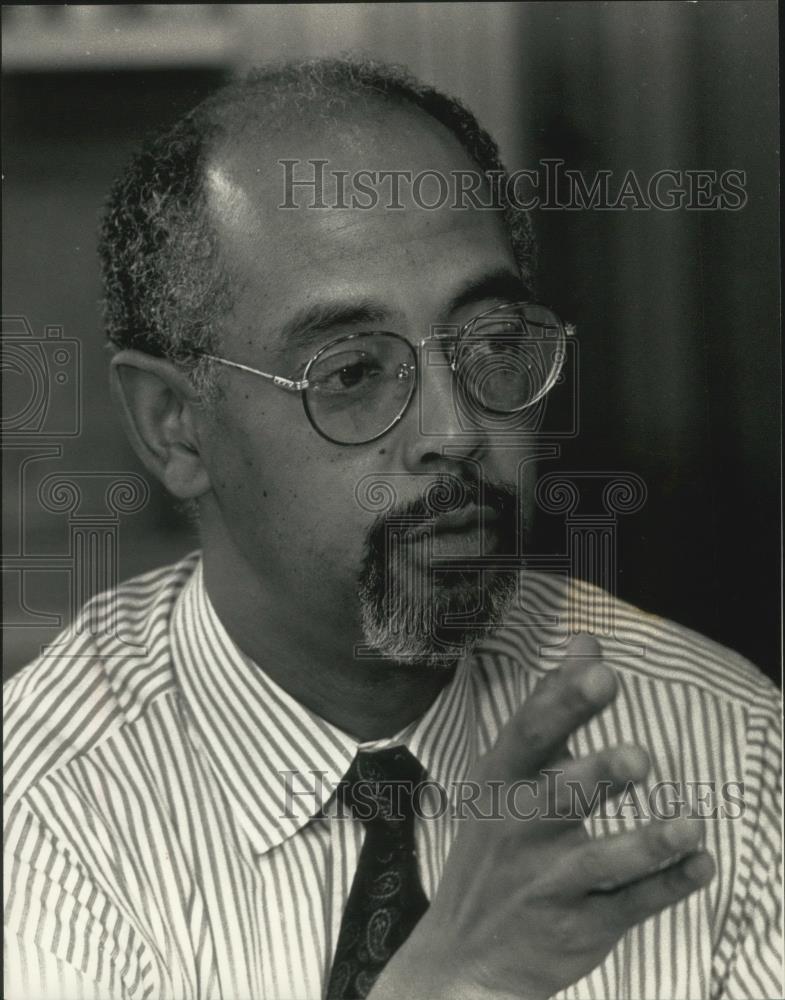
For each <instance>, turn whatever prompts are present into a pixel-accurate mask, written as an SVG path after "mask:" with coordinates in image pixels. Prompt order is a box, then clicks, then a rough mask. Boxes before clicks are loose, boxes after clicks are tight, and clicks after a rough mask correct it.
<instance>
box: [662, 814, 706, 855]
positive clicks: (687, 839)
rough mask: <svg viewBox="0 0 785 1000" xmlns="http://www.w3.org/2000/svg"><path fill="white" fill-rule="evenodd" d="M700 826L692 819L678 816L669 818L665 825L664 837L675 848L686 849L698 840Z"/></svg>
mask: <svg viewBox="0 0 785 1000" xmlns="http://www.w3.org/2000/svg"><path fill="white" fill-rule="evenodd" d="M700 837H701V827H700V825H699V824H698V823H696V822H695V820H694V819H688V818H687V817H680V818H679V819H674V820H670V821H669V822H668V825H667V826H666V827H665V839H666V841H667V842H668V844H669V845H670V846H671V847H675V848H676V849H677V850H681V851H684V850H687V849H688V848H690V847H694V846H695V845H697V843H698V842H699V841H700Z"/></svg>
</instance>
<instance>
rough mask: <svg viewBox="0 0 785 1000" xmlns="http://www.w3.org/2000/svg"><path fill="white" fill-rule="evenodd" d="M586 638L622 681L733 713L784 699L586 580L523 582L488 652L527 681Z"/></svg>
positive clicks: (741, 665)
mask: <svg viewBox="0 0 785 1000" xmlns="http://www.w3.org/2000/svg"><path fill="white" fill-rule="evenodd" d="M578 632H589V633H591V634H593V635H594V636H595V637H596V638H597V639H598V641H599V643H600V646H601V649H602V654H603V657H604V658H605V659H606V660H607V661H608V662H609V663H610V664H611V666H613V667H614V668H615V669H616V670H617V672H618V673H619V675H620V676H621V678H622V680H623V681H624V680H626V681H628V682H629V683H631V684H639V685H641V684H642V685H644V686H650V685H654V686H655V687H657V688H659V689H662V690H663V691H664V690H665V689H670V690H672V691H676V690H680V691H682V692H684V693H685V694H687V693H689V694H690V695H691V696H692V697H694V698H700V697H701V696H705V697H710V698H714V699H717V700H719V701H723V702H726V703H727V704H729V705H734V706H746V707H749V708H753V707H759V708H766V709H770V708H772V706H774V707H775V709H776V704H777V702H778V701H779V698H780V694H779V691H778V690H777V688H776V687H775V685H774V684H773V683H772V682H771V681H770V680H769V679H768V678H767V677H766V676H765V675H764V674H763V673H762V672H761V671H760V670H759V669H758V667H756V666H755V665H754V664H753V663H751V662H750V661H749V660H747V659H745V657H743V656H741V655H740V654H738V653H736V652H734V651H733V650H730V649H728V648H726V647H725V646H722V645H721V644H719V643H717V642H714V641H713V640H711V639H709V638H707V637H706V636H704V635H701V634H700V633H698V632H695V631H693V630H692V629H689V628H687V627H685V626H684V625H680V624H678V623H677V622H674V621H671V620H669V619H667V618H663V617H661V616H659V615H655V614H651V613H649V612H647V611H644V610H642V609H640V608H637V607H635V606H634V605H632V604H628V603H627V602H625V601H622V600H620V599H618V598H616V597H614V596H613V595H611V594H609V593H608V592H607V591H603V590H600V589H599V588H598V587H595V586H594V585H592V584H590V583H587V582H585V581H582V580H576V579H566V578H564V577H559V576H556V575H552V574H547V573H529V574H525V576H522V579H521V585H520V587H519V591H518V601H517V602H516V606H515V608H514V609H513V610H512V611H511V612H510V613H509V615H508V618H507V620H506V621H505V624H504V626H503V627H501V628H500V629H498V630H497V631H496V632H495V633H494V634H493V635H492V636H491V637H490V639H489V640H487V641H486V643H484V644H483V650H485V651H487V652H488V653H489V654H490V655H491V656H492V657H493V656H496V657H501V658H503V659H505V660H507V661H509V663H510V664H511V665H512V667H513V669H515V670H516V671H518V672H520V673H522V674H534V675H535V676H536V675H540V674H543V673H545V672H547V671H548V670H550V669H553V668H554V667H556V666H558V663H559V661H560V658H561V656H563V654H564V651H565V649H566V646H567V642H568V640H569V637H570V635H572V634H575V633H578Z"/></svg>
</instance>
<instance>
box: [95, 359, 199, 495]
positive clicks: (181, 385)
mask: <svg viewBox="0 0 785 1000" xmlns="http://www.w3.org/2000/svg"><path fill="white" fill-rule="evenodd" d="M110 379H111V389H112V396H113V397H114V400H115V403H116V404H117V405H118V407H119V410H120V414H121V417H122V421H123V426H124V427H125V431H126V434H127V435H128V438H129V440H130V442H131V444H132V446H133V448H134V451H135V452H136V454H137V455H138V456H139V458H140V459H141V461H142V462H143V463H144V465H145V467H146V468H147V469H148V470H149V471H150V472H151V473H152V474H153V475H154V476H156V477H157V478H158V479H160V480H161V482H162V483H163V485H164V486H165V487H166V489H167V490H168V491H169V492H170V493H171V494H172V495H173V496H175V497H177V498H178V499H180V500H193V499H196V498H197V497H199V496H201V495H202V494H204V493H206V492H207V491H208V490H209V489H210V479H209V476H208V474H207V469H206V468H205V466H204V464H203V462H202V456H201V452H200V447H199V435H198V431H197V426H198V425H197V421H196V419H195V411H196V408H197V407H198V403H199V401H198V398H197V396H196V392H195V391H194V389H193V387H192V386H191V384H190V382H189V381H188V379H187V378H186V377H185V375H183V373H182V372H180V371H178V369H177V368H175V366H174V365H173V364H172V363H171V362H170V361H167V360H166V359H165V358H156V357H153V356H151V355H149V354H143V353H142V352H141V351H118V353H117V354H115V356H114V357H113V358H112V363H111V369H110Z"/></svg>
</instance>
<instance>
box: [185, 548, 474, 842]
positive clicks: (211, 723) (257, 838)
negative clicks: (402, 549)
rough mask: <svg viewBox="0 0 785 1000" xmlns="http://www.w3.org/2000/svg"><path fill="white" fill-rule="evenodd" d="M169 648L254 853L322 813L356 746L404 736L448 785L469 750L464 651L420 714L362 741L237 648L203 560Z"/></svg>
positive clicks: (467, 763) (462, 770)
mask: <svg viewBox="0 0 785 1000" xmlns="http://www.w3.org/2000/svg"><path fill="white" fill-rule="evenodd" d="M171 648H172V657H173V662H174V669H175V673H176V675H177V679H178V682H179V685H180V689H181V691H182V694H183V696H184V698H185V702H186V705H187V708H188V710H189V716H190V722H191V724H192V726H193V728H194V733H193V735H194V736H195V738H196V740H197V741H198V743H199V744H200V745H201V747H202V749H203V751H204V753H205V754H206V756H207V757H208V759H209V761H210V764H211V766H212V767H213V769H214V771H215V773H216V774H217V776H218V778H219V779H220V781H221V784H222V785H223V787H224V790H225V793H226V795H227V797H228V799H229V801H230V802H231V804H232V805H233V807H234V808H235V810H236V812H237V815H238V817H239V819H240V822H241V823H242V825H243V828H244V829H245V831H246V833H247V834H248V836H249V838H250V841H251V844H252V846H253V848H254V850H255V851H256V852H257V853H264V852H265V851H268V850H270V849H271V848H273V847H275V846H276V845H278V844H280V843H281V842H282V841H284V840H286V839H287V838H288V837H291V836H292V835H293V834H294V833H296V832H297V831H298V830H300V829H301V828H302V827H303V826H305V824H306V823H308V822H309V821H310V820H311V819H312V818H313V817H314V816H316V815H318V814H319V813H320V811H321V810H322V808H323V807H324V806H325V804H326V803H327V801H328V799H329V798H330V795H331V794H332V792H333V790H334V788H335V786H336V785H337V783H338V782H339V781H340V780H341V778H342V777H343V775H344V774H345V773H346V771H347V769H348V767H349V764H350V763H351V761H352V760H353V758H354V756H355V754H356V752H357V750H358V749H364V750H365V749H368V750H376V749H383V748H385V747H389V746H399V745H404V746H406V747H407V748H408V749H409V751H410V752H411V753H412V754H413V755H414V756H415V757H416V758H417V760H418V761H419V762H420V764H421V765H422V767H423V768H424V769H425V772H426V775H427V777H428V778H429V779H432V780H434V781H436V782H438V783H439V784H440V785H442V787H444V788H445V789H449V788H450V786H451V784H452V783H453V782H455V781H457V780H460V779H461V778H463V777H465V775H466V774H467V772H468V770H469V768H470V767H471V766H472V764H473V763H474V760H475V759H476V756H477V740H476V722H475V707H474V701H473V692H472V685H471V684H470V683H469V663H468V661H467V660H463V661H461V663H460V664H459V665H458V667H457V668H456V671H455V675H454V677H453V678H452V680H451V681H450V683H449V684H447V685H446V686H445V688H444V689H443V690H442V691H441V692H440V694H439V695H438V697H437V698H436V700H435V701H434V703H433V704H432V705H431V707H430V708H429V709H428V711H427V712H426V713H425V714H424V715H423V716H422V717H421V718H420V719H417V720H415V721H414V722H412V723H410V724H409V725H408V726H406V727H405V728H404V729H403V730H401V732H399V733H397V734H396V735H395V736H392V737H388V738H385V739H383V740H375V741H368V742H365V743H359V742H358V741H357V740H355V739H354V738H353V737H351V736H349V735H348V734H347V733H344V732H342V731H341V730H339V729H337V728H336V727H335V726H333V725H331V724H330V723H329V722H327V721H326V720H324V719H322V718H320V717H319V716H318V715H316V714H315V713H313V712H311V711H309V710H308V709H307V708H305V707H304V706H303V705H301V704H300V703H299V702H298V701H296V700H295V699H294V698H293V697H292V696H291V695H289V694H287V692H286V691H284V690H283V688H281V687H280V685H278V684H276V683H275V682H274V681H273V680H272V679H271V678H270V677H268V676H267V674H265V673H264V671H263V670H261V669H260V668H259V667H257V666H256V665H255V664H253V663H251V662H250V661H249V660H248V659H247V658H246V657H245V656H244V654H243V653H242V652H241V651H240V650H239V649H238V648H237V646H236V645H235V644H234V642H232V640H231V639H230V637H229V635H228V633H227V632H226V629H225V628H224V626H223V624H222V623H221V620H220V619H219V617H218V615H217V613H216V611H215V609H214V608H213V605H212V603H211V601H210V599H209V597H208V595H207V590H206V588H205V585H204V576H203V571H202V562H201V560H200V561H199V563H198V564H197V566H196V568H195V570H194V573H193V575H192V576H191V578H190V580H189V581H188V583H187V584H186V585H185V587H184V588H183V591H182V593H181V594H180V597H179V599H178V601H177V604H176V606H175V608H174V612H173V615H172V624H171Z"/></svg>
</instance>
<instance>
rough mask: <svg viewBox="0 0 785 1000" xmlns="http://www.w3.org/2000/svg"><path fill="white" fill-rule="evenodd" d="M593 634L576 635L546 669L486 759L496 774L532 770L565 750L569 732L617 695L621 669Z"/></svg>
mask: <svg viewBox="0 0 785 1000" xmlns="http://www.w3.org/2000/svg"><path fill="white" fill-rule="evenodd" d="M601 652H602V651H601V649H600V644H599V643H598V642H597V640H596V639H595V638H593V637H592V636H589V635H583V634H581V635H577V636H575V638H573V639H572V641H571V642H570V645H569V647H568V650H567V653H566V655H565V657H564V660H563V662H562V663H561V665H560V666H559V667H558V668H557V669H556V670H554V671H551V672H550V673H549V674H547V675H546V676H545V677H544V678H543V679H542V680H541V681H540V682H539V683H538V684H537V686H536V687H535V689H534V691H532V693H531V694H530V695H529V697H528V698H527V699H526V701H525V702H524V704H523V705H522V706H521V708H520V709H519V710H518V711H517V712H516V713H515V715H513V717H512V718H511V719H510V721H509V722H508V723H507V725H506V726H505V727H504V729H503V730H502V732H501V735H500V736H499V739H498V741H497V743H496V746H495V747H494V748H493V750H491V752H490V753H489V754H488V755H487V756H486V758H485V759H484V761H483V771H486V772H488V773H490V771H493V777H495V778H501V777H504V776H507V777H510V778H511V779H517V778H520V777H522V776H524V775H530V776H531V775H533V774H534V773H535V772H537V771H539V770H540V768H542V767H544V766H545V765H546V764H548V763H549V762H550V761H552V760H553V758H554V757H555V756H557V755H558V756H564V754H565V752H566V751H565V743H566V740H567V737H568V736H570V734H571V733H573V732H574V731H575V730H576V729H577V728H578V726H581V725H584V724H585V723H586V722H588V721H589V719H591V718H593V717H594V716H595V715H597V714H598V713H599V712H601V711H602V709H604V708H605V707H606V706H607V705H608V704H609V703H610V702H611V701H613V699H614V698H615V697H616V691H617V682H616V675H615V674H614V672H613V671H612V670H611V669H610V667H608V666H606V665H605V664H604V663H603V662H602V661H601V659H600V657H601Z"/></svg>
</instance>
